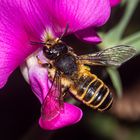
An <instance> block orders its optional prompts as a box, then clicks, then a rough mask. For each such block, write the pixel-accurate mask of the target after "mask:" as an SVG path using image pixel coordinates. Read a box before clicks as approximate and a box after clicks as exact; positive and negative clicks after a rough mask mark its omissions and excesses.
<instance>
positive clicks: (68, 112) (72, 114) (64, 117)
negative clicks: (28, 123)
mask: <svg viewBox="0 0 140 140" xmlns="http://www.w3.org/2000/svg"><path fill="white" fill-rule="evenodd" d="M81 118H82V111H81V109H79V108H78V107H76V106H74V105H72V104H68V103H65V104H64V111H63V112H62V113H61V114H60V115H59V116H57V117H56V118H54V119H53V120H50V121H47V120H44V119H43V118H42V117H40V119H39V124H40V126H41V127H42V128H43V129H47V130H55V129H59V128H62V127H65V126H68V125H72V124H75V123H77V122H78V121H80V120H81Z"/></svg>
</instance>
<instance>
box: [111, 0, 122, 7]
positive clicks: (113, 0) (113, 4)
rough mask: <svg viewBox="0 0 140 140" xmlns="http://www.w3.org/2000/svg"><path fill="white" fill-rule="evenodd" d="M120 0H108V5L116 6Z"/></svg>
mask: <svg viewBox="0 0 140 140" xmlns="http://www.w3.org/2000/svg"><path fill="white" fill-rule="evenodd" d="M120 2H121V0H110V5H111V6H112V7H113V6H116V5H117V4H119V3H120Z"/></svg>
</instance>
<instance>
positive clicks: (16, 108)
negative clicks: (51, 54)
mask: <svg viewBox="0 0 140 140" xmlns="http://www.w3.org/2000/svg"><path fill="white" fill-rule="evenodd" d="M125 1H126V3H124V4H120V5H118V6H116V7H114V8H113V9H112V14H111V17H110V20H109V21H108V23H107V24H106V25H105V26H104V27H103V28H102V29H101V30H99V32H100V34H101V36H102V40H103V43H102V44H101V45H99V46H94V45H89V44H88V45H87V44H85V43H83V42H80V41H79V40H78V39H76V38H75V37H74V36H72V35H70V36H67V37H66V38H64V40H65V41H66V42H67V44H69V45H72V46H76V47H74V49H75V51H76V52H77V54H86V53H89V52H91V51H93V52H94V51H95V50H96V49H102V48H105V47H106V46H109V47H111V46H112V45H119V44H122V43H126V44H127V45H131V46H134V47H135V48H136V50H137V55H136V56H135V57H134V58H133V59H131V60H130V61H128V62H126V63H125V64H123V65H122V66H121V67H119V68H118V69H115V70H114V69H113V70H112V69H108V68H105V67H99V66H97V67H94V68H91V69H92V72H93V73H95V74H97V75H98V77H99V78H101V79H103V81H104V82H105V83H107V85H109V87H110V88H111V90H112V91H113V93H114V98H115V101H114V104H113V107H112V109H111V110H110V111H109V112H106V113H98V112H95V111H93V110H92V109H90V108H88V107H86V106H85V105H83V104H80V103H79V102H76V101H75V100H74V99H72V98H71V97H69V98H68V99H66V100H67V101H69V102H73V103H76V104H77V105H78V106H79V107H80V108H81V109H82V110H83V114H84V115H83V118H82V120H81V121H80V122H79V123H77V124H75V125H72V126H69V127H66V128H62V129H60V130H56V131H46V130H43V129H41V128H40V127H39V125H38V118H39V116H40V107H41V105H40V103H39V101H38V99H37V98H36V97H35V96H34V94H33V93H32V91H31V89H30V86H29V85H28V84H27V83H26V82H25V80H24V79H23V77H22V75H21V73H20V70H19V68H18V69H17V70H16V71H15V72H14V73H13V74H12V75H11V77H10V79H9V81H8V83H7V85H6V86H5V87H4V88H3V89H2V90H0V140H9V139H10V140H62V139H67V140H71V139H80V138H82V139H86V140H132V139H133V140H140V67H139V65H140V55H139V52H140V51H139V50H140V33H139V34H138V35H137V37H136V36H132V37H131V35H132V34H135V33H136V32H139V31H140V15H139V13H140V4H139V2H135V1H139V0H135V1H130V0H125ZM127 1H128V3H127ZM134 4H135V5H134ZM128 11H131V13H130V14H131V16H130V15H129V18H130V19H129V22H127V25H125V31H124V32H123V34H121V37H120V38H119V39H118V40H117V39H115V34H114V36H110V37H109V39H111V42H110V41H109V40H108V38H107V35H108V34H109V33H110V31H112V30H113V29H115V28H114V27H117V25H118V24H119V23H120V24H122V23H121V22H120V21H122V18H123V19H124V18H125V16H128V15H127V14H126V13H128ZM124 15H125V16H124ZM125 20H127V18H126V19H125ZM123 22H124V21H123ZM118 30H119V29H118ZM118 30H117V31H118ZM104 35H105V36H104ZM127 36H128V37H127ZM116 40H117V41H116ZM130 40H131V42H130V43H129V41H130ZM79 50H80V51H79ZM113 77H115V78H113Z"/></svg>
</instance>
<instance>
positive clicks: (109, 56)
mask: <svg viewBox="0 0 140 140" xmlns="http://www.w3.org/2000/svg"><path fill="white" fill-rule="evenodd" d="M135 54H136V50H135V49H134V48H132V47H130V46H125V45H119V46H115V47H112V48H108V49H105V50H102V51H99V52H96V53H93V54H88V55H81V56H79V60H82V63H85V64H89V65H103V66H120V65H121V64H122V63H124V62H126V61H127V60H129V59H130V58H132V57H133V56H134V55H135Z"/></svg>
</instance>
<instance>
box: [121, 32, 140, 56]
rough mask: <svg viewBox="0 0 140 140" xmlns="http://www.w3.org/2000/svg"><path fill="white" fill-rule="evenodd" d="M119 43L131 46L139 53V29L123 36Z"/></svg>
mask: <svg viewBox="0 0 140 140" xmlns="http://www.w3.org/2000/svg"><path fill="white" fill-rule="evenodd" d="M120 43H121V44H125V45H129V46H132V47H134V48H135V49H136V52H137V54H139V53H140V31H139V32H136V33H134V34H132V35H130V36H128V37H126V38H124V39H123V40H122V41H121V42H120Z"/></svg>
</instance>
